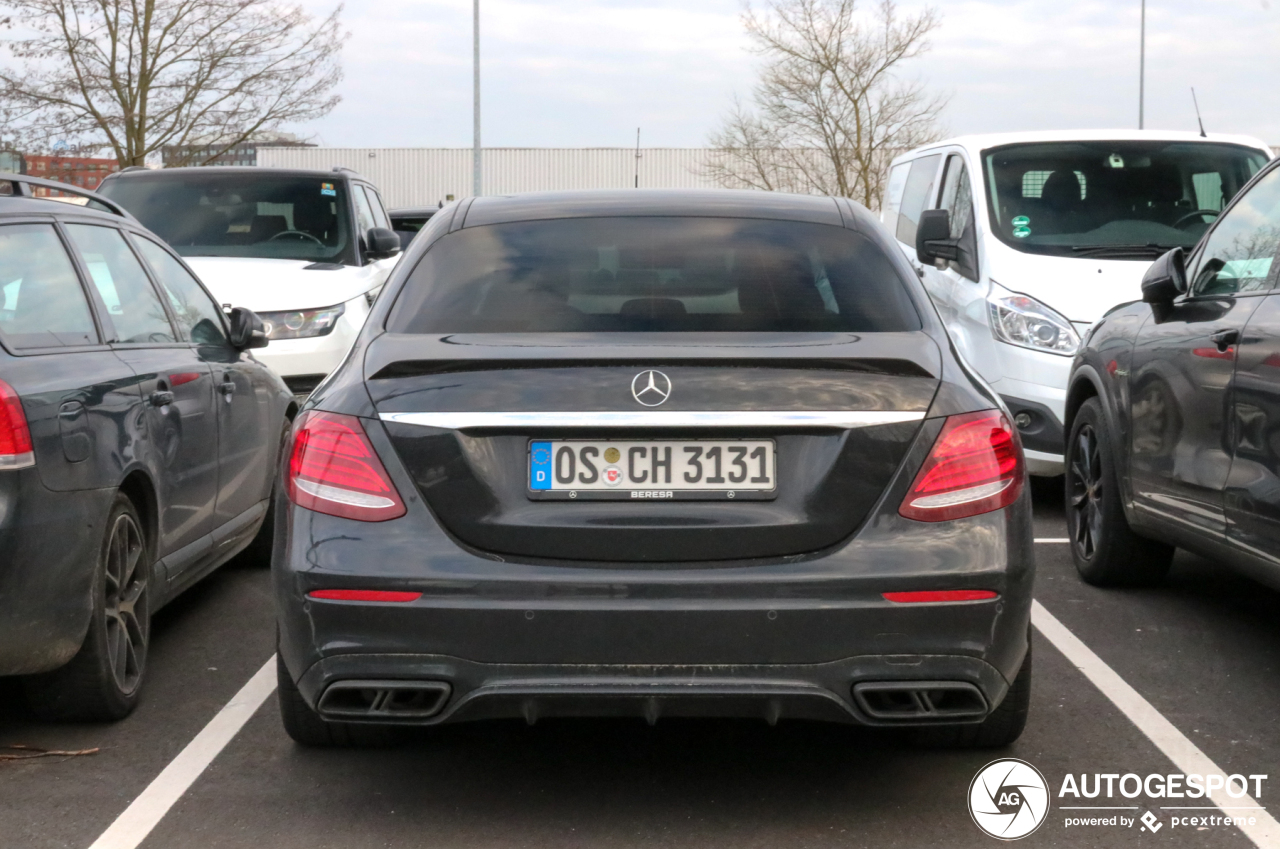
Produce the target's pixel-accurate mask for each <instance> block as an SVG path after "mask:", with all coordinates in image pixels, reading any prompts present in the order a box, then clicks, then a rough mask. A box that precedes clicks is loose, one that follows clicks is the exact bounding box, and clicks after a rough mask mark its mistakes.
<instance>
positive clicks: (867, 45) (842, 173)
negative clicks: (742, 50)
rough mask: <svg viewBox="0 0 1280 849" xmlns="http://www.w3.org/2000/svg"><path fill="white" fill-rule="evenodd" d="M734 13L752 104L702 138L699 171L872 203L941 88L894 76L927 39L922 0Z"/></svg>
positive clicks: (849, 0) (925, 127)
mask: <svg viewBox="0 0 1280 849" xmlns="http://www.w3.org/2000/svg"><path fill="white" fill-rule="evenodd" d="M742 20H743V23H744V25H745V26H746V28H747V34H748V36H750V38H751V40H752V43H753V49H754V51H755V52H756V53H758V54H759V55H761V56H762V57H763V58H764V60H765V64H764V68H763V70H762V72H761V77H760V80H759V82H758V83H757V84H756V88H755V92H754V98H753V99H754V105H755V109H754V111H749V110H747V109H745V108H744V107H743V106H742V104H741V103H735V105H734V108H733V109H732V111H731V112H730V113H729V114H728V115H727V116H726V117H725V119H724V122H723V123H722V125H721V127H720V128H719V129H718V130H716V131H715V132H714V133H713V134H712V135H711V138H710V142H711V145H712V147H713V148H714V149H715V152H714V154H713V156H712V157H711V160H710V164H709V165H708V166H707V168H706V173H707V175H708V176H710V177H711V178H713V179H715V180H716V181H717V182H718V183H720V184H721V185H724V186H730V187H739V188H756V189H766V190H772V191H790V192H802V193H821V194H831V195H838V196H841V197H849V198H853V199H854V200H857V201H859V202H861V203H863V204H865V205H867V206H870V207H873V208H874V207H876V206H878V205H879V203H880V196H881V193H882V190H883V187H884V181H885V177H886V174H887V172H888V168H889V162H890V161H891V160H892V159H893V157H894V156H896V155H897V154H898V153H901V152H902V151H904V150H908V149H910V148H912V147H916V146H918V145H921V144H925V143H927V142H930V141H934V140H936V139H938V138H939V137H940V136H941V135H942V130H941V128H940V126H939V124H938V122H937V117H938V114H939V113H940V112H941V110H942V108H943V107H944V106H945V105H946V98H945V97H944V96H942V95H937V94H930V93H929V92H928V91H926V89H925V87H924V85H923V84H922V83H920V82H919V81H916V80H910V79H903V78H902V77H901V76H900V71H901V69H902V65H903V64H904V63H906V62H908V61H910V60H912V59H915V58H918V57H919V56H921V55H922V54H923V53H925V52H926V51H927V50H928V49H929V35H930V33H932V32H933V31H934V30H935V29H936V28H937V27H938V24H939V17H938V13H937V12H936V11H935V10H933V9H932V8H926V9H924V10H923V11H921V12H919V13H917V14H915V15H908V16H905V17H904V16H900V15H899V13H898V9H897V4H896V3H895V2H894V0H881V2H880V3H879V5H878V6H877V7H876V9H875V11H874V13H871V14H863V13H862V12H861V10H860V9H858V8H857V0H767V4H766V6H765V7H764V9H763V10H762V11H757V10H756V9H754V8H752V7H751V6H750V5H747V6H746V7H745V10H744V12H743V16H742Z"/></svg>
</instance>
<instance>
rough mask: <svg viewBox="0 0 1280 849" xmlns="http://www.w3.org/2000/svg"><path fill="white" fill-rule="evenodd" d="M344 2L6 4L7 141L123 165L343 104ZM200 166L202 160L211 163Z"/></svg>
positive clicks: (1, 93)
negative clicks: (327, 5) (97, 153)
mask: <svg viewBox="0 0 1280 849" xmlns="http://www.w3.org/2000/svg"><path fill="white" fill-rule="evenodd" d="M341 11H342V7H341V6H339V7H338V8H336V9H335V10H334V11H333V12H332V13H331V14H329V15H328V16H327V17H324V18H322V19H319V20H316V19H314V18H312V17H311V16H310V15H308V14H307V13H306V12H305V11H304V10H303V9H302V7H301V6H297V5H292V4H286V3H283V2H281V0H0V17H3V16H5V15H7V17H3V23H6V24H8V25H9V27H10V28H12V29H13V30H15V32H16V33H17V37H14V38H9V39H5V40H4V41H3V42H2V43H3V46H4V47H5V48H6V49H7V51H8V53H9V54H10V57H11V59H12V60H13V61H9V62H0V135H3V136H5V137H7V138H3V140H4V141H6V142H9V143H11V144H15V145H20V146H22V147H23V148H24V149H26V150H29V151H36V150H47V149H48V148H49V146H50V144H51V143H52V142H53V141H54V140H63V141H65V142H66V144H67V146H68V147H69V148H70V149H71V150H77V151H87V150H101V149H103V148H109V149H110V150H112V151H113V152H114V154H115V157H116V159H117V160H118V161H119V162H120V165H121V166H122V167H123V166H127V165H142V164H144V163H145V161H146V159H147V157H148V156H149V155H151V154H154V153H157V152H159V151H162V150H165V149H168V151H169V153H170V156H169V157H168V159H169V160H170V162H171V163H172V162H173V160H174V159H175V158H176V159H177V160H179V162H178V164H187V163H186V162H183V161H182V160H188V161H189V162H190V161H191V160H193V158H194V157H193V153H192V151H194V150H196V149H209V150H211V153H209V154H206V155H205V156H204V159H203V160H202V161H208V160H211V159H214V158H216V157H217V156H219V155H221V154H223V153H226V152H227V151H229V150H231V149H232V148H234V147H235V146H236V145H238V144H241V143H243V142H244V141H246V140H247V139H250V138H252V137H254V136H256V135H257V134H259V133H262V132H266V131H271V130H275V129H277V128H278V127H280V126H281V125H282V124H287V123H296V122H300V121H307V120H311V119H314V118H318V117H320V116H322V115H325V114H326V113H328V112H329V111H330V110H331V109H333V107H334V106H335V105H337V103H338V101H339V98H338V96H337V95H336V94H334V93H333V89H334V87H335V86H336V85H337V83H338V81H339V80H340V79H341V78H342V70H341V67H340V66H339V64H338V57H339V53H340V51H341V49H342V44H343V42H344V41H345V39H346V36H345V34H344V33H343V31H342V29H341V27H340V25H339V23H338V15H339V13H340V12H341ZM200 162H201V160H196V161H194V162H190V164H199V163H200Z"/></svg>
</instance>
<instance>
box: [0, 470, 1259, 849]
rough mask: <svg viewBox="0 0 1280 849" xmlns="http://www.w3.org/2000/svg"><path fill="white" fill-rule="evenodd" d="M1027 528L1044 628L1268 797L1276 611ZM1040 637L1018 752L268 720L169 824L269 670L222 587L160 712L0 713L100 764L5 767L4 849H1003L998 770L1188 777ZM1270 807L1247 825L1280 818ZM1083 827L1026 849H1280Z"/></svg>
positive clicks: (150, 699)
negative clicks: (1144, 583) (989, 777)
mask: <svg viewBox="0 0 1280 849" xmlns="http://www.w3.org/2000/svg"><path fill="white" fill-rule="evenodd" d="M1035 505H1036V536H1037V539H1038V540H1046V541H1045V542H1041V543H1040V544H1038V545H1037V547H1036V552H1037V565H1038V569H1039V574H1038V587H1037V592H1036V596H1037V600H1038V601H1039V602H1040V604H1041V605H1042V606H1043V609H1044V611H1045V612H1046V613H1048V614H1050V615H1051V616H1052V618H1053V619H1056V620H1057V621H1058V622H1060V623H1061V625H1062V626H1065V629H1066V630H1067V631H1069V632H1070V634H1072V635H1074V636H1075V637H1076V638H1078V640H1079V641H1080V642H1081V643H1083V645H1084V646H1085V647H1087V649H1089V650H1091V651H1092V652H1093V653H1094V654H1096V656H1097V658H1098V659H1100V660H1101V661H1102V662H1103V663H1105V664H1106V666H1108V667H1109V668H1110V669H1111V670H1114V672H1115V673H1116V674H1117V675H1118V676H1119V678H1120V679H1122V680H1123V682H1124V683H1125V684H1127V685H1128V686H1129V687H1131V688H1132V689H1133V690H1136V691H1137V693H1138V694H1140V696H1141V697H1142V698H1143V699H1145V702H1146V703H1149V705H1150V707H1151V708H1154V710H1155V711H1156V712H1158V714H1159V715H1160V716H1162V717H1163V718H1164V720H1167V721H1168V723H1171V724H1172V726H1173V727H1174V728H1175V729H1176V731H1177V732H1181V734H1182V735H1185V738H1187V739H1188V740H1189V741H1190V743H1191V744H1192V746H1193V748H1194V749H1197V750H1198V751H1199V753H1202V755H1203V756H1205V757H1207V758H1208V759H1209V760H1211V761H1212V762H1213V763H1214V764H1216V765H1217V766H1218V767H1220V768H1221V769H1222V770H1223V772H1224V773H1237V774H1240V775H1244V776H1248V775H1253V774H1268V773H1275V772H1277V770H1276V769H1275V768H1276V766H1277V765H1280V718H1278V717H1277V712H1276V710H1275V706H1276V705H1277V704H1280V592H1276V591H1273V590H1270V589H1266V588H1264V587H1262V586H1260V585H1258V584H1256V583H1253V582H1251V581H1249V580H1246V579H1244V578H1241V577H1239V576H1237V575H1234V574H1232V573H1231V572H1229V571H1227V570H1226V569H1222V568H1217V567H1215V565H1214V564H1212V563H1210V562H1207V561H1205V560H1201V559H1199V558H1196V557H1193V556H1190V555H1187V554H1185V553H1179V555H1178V558H1177V560H1176V562H1175V566H1174V568H1173V571H1172V572H1171V574H1170V577H1169V579H1168V581H1167V582H1166V583H1165V584H1164V585H1163V586H1161V587H1159V588H1156V589H1144V590H1125V591H1115V590H1111V591H1103V590H1098V589H1094V588H1092V587H1089V586H1087V585H1085V584H1083V583H1081V582H1080V580H1079V579H1078V578H1077V577H1076V574H1075V571H1074V568H1073V566H1072V564H1071V561H1070V557H1069V554H1068V551H1067V548H1066V546H1065V545H1064V544H1063V543H1062V542H1061V541H1060V540H1062V538H1063V537H1064V536H1065V523H1064V520H1063V515H1062V512H1063V506H1062V502H1061V498H1060V496H1058V495H1057V494H1056V492H1055V491H1054V490H1053V489H1051V488H1048V487H1042V486H1037V487H1036V488H1035ZM1054 540H1058V541H1054ZM1046 621H1049V620H1047V619H1046V618H1045V617H1044V616H1043V614H1040V618H1039V619H1038V620H1037V626H1039V627H1038V628H1037V632H1036V635H1035V638H1034V640H1035V642H1034V652H1035V657H1036V673H1035V680H1034V691H1033V699H1032V710H1031V719H1030V723H1029V725H1028V728H1027V731H1026V733H1025V734H1024V735H1023V737H1022V739H1021V740H1020V741H1019V742H1018V743H1017V744H1016V745H1014V746H1013V747H1012V748H1011V749H1009V750H1008V751H1004V752H996V753H992V752H966V751H931V750H927V749H922V748H917V747H914V746H912V745H909V744H908V743H906V742H905V741H903V740H902V739H900V738H898V737H896V736H894V735H892V734H886V733H881V732H869V731H865V730H859V729H852V728H845V727H837V726H824V725H808V724H803V723H797V722H792V723H788V722H786V721H784V722H782V723H780V724H779V725H778V726H777V727H774V728H771V727H769V726H767V725H765V724H764V723H754V722H737V721H734V722H724V721H715V722H712V721H705V722H704V721H684V720H665V721H660V722H658V724H657V725H656V726H654V727H649V726H648V725H646V724H644V723H643V722H639V721H622V720H619V721H589V722H588V721H546V722H542V723H539V724H538V725H536V726H533V727H528V726H526V725H524V724H523V723H518V722H504V723H478V724H473V725H466V726H457V727H451V728H446V729H443V730H440V731H435V732H432V733H422V734H419V733H409V734H406V735H404V736H403V738H402V739H400V740H399V741H398V742H397V743H396V744H395V745H393V746H392V747H390V748H386V749H372V750H361V751H311V750H306V749H302V748H299V747H297V746H295V745H294V744H293V743H292V742H291V741H290V740H289V739H288V738H287V737H286V736H285V734H284V731H283V730H282V729H281V727H280V723H279V719H278V717H277V713H276V705H275V699H274V696H273V695H272V696H269V697H267V698H266V700H265V701H264V702H263V703H262V704H261V706H260V707H258V708H257V709H256V711H254V712H253V713H252V716H251V718H249V719H248V721H247V723H245V724H244V726H243V728H241V729H240V730H239V732H238V733H237V734H235V736H234V737H233V738H232V739H231V740H230V742H229V743H228V744H227V745H226V747H225V748H223V749H221V750H217V749H216V748H215V749H213V750H211V751H209V752H207V753H206V755H212V756H213V757H212V761H211V763H210V764H209V766H208V768H207V769H205V770H203V771H202V772H198V774H196V775H195V777H194V781H193V783H192V784H191V786H190V788H189V789H188V790H187V791H186V792H185V793H183V794H181V796H180V797H179V798H177V799H176V802H174V803H173V804H172V806H171V807H166V806H167V805H168V802H167V801H164V800H163V796H164V793H163V792H159V793H157V789H159V790H161V791H163V789H164V788H153V789H152V790H151V791H149V794H148V795H146V800H147V801H146V804H145V805H144V804H142V802H141V801H140V803H139V805H135V806H134V807H133V808H131V807H130V805H131V803H132V802H134V800H135V799H136V798H137V797H139V795H140V794H143V792H144V790H147V788H148V786H149V785H151V784H152V782H153V780H155V779H156V777H157V776H158V775H160V773H161V771H162V770H164V769H165V767H166V765H168V764H170V762H172V761H174V759H175V757H178V756H179V755H180V753H183V752H184V750H186V755H185V757H187V758H190V756H191V748H190V746H189V744H191V743H192V740H193V738H196V736H197V734H199V733H200V732H201V729H203V728H205V726H206V725H207V724H208V723H210V720H211V719H213V718H214V717H215V716H218V715H219V712H220V711H221V710H222V709H223V707H224V705H226V704H227V703H228V701H229V700H232V697H233V696H235V694H236V693H237V692H239V691H240V690H241V688H242V687H244V686H245V684H246V682H248V681H249V680H250V679H251V678H252V677H253V676H254V674H255V673H256V672H258V671H259V670H260V669H261V668H262V667H263V664H264V663H266V662H267V661H268V659H270V658H271V656H272V652H273V648H274V630H273V629H274V626H273V621H272V608H271V599H270V595H269V592H268V575H267V573H266V572H264V571H261V570H259V569H257V568H255V567H253V566H250V565H245V564H241V563H236V562H233V563H232V564H230V565H229V566H227V567H225V568H224V569H222V570H221V571H220V572H219V573H217V574H215V575H214V576H213V577H212V578H210V579H209V580H206V581H205V582H204V583H203V584H201V585H200V586H198V587H196V588H195V589H194V590H192V591H191V592H189V593H187V594H186V595H185V596H183V597H182V598H181V599H179V600H178V601H177V602H175V603H174V604H172V605H171V606H170V607H168V608H166V609H165V610H164V611H163V612H162V613H161V614H160V615H159V616H158V618H157V620H156V622H155V625H154V627H155V636H154V643H153V649H152V651H153V654H152V657H151V664H152V667H151V670H150V676H151V677H150V679H149V681H148V684H147V688H148V689H147V692H146V694H145V697H144V700H143V703H142V705H141V706H140V708H139V709H138V710H137V711H136V712H135V713H134V714H133V715H132V716H130V717H129V718H128V719H126V720H124V721H122V722H120V723H117V724H115V725H104V726H89V725H84V726H57V725H44V724H39V723H36V722H34V721H32V720H31V718H30V717H29V716H27V715H26V714H25V713H24V712H23V710H22V708H21V707H20V706H19V705H18V704H17V702H18V699H17V694H16V692H15V691H14V690H13V689H12V688H11V687H5V688H0V746H3V747H13V746H27V747H41V748H45V749H56V750H61V751H76V750H84V749H94V748H96V749H98V752H97V753H96V754H92V755H81V756H59V757H45V758H38V759H30V760H5V761H0V846H3V847H5V849H53V848H54V847H58V849H62V848H63V847H68V849H70V847H75V849H84V847H90V846H95V847H96V849H107V847H124V846H135V845H140V846H143V847H147V849H160V848H161V847H164V849H169V847H173V849H184V847H201V849H215V847H236V849H241V847H281V849H285V847H308V849H318V847H335V849H336V847H343V849H363V847H409V846H444V847H504V846H511V847H515V846H557V847H577V846H582V847H587V846H591V847H596V846H631V845H636V846H640V845H644V846H706V847H718V846H725V847H734V848H735V849H743V848H744V847H779V846H806V847H807V846H876V847H896V846H925V845H938V846H948V847H967V846H975V847H976V846H990V845H994V841H993V840H992V838H990V837H988V836H986V835H985V834H983V833H982V832H980V831H979V830H978V828H977V827H976V826H975V825H974V823H973V821H972V820H971V818H970V815H969V813H968V810H967V807H966V797H967V793H968V788H969V785H970V782H971V780H972V779H973V777H974V775H975V773H976V772H977V771H978V770H979V769H980V768H981V767H982V766H983V765H984V764H986V763H987V762H988V761H990V760H992V759H994V758H997V757H1003V756H1010V757H1016V758H1021V759H1023V760H1025V761H1028V762H1030V763H1032V764H1034V765H1035V766H1036V767H1038V768H1039V770H1040V771H1041V772H1042V773H1043V774H1044V775H1045V777H1046V779H1047V781H1048V783H1049V785H1050V788H1051V790H1052V791H1053V792H1054V794H1055V796H1056V794H1057V790H1058V787H1059V786H1060V785H1061V783H1062V781H1063V778H1064V776H1065V775H1066V774H1068V773H1071V774H1074V775H1077V776H1079V775H1080V774H1082V773H1083V774H1089V775H1093V774H1095V773H1102V774H1108V773H1117V774H1126V773H1135V774H1138V775H1140V776H1146V775H1148V774H1151V773H1165V774H1167V773H1174V772H1185V771H1189V770H1186V769H1184V768H1183V766H1179V765H1178V764H1175V763H1173V762H1171V760H1170V758H1169V757H1167V756H1166V755H1165V754H1163V753H1162V751H1161V748H1159V747H1158V744H1157V742H1156V741H1155V739H1153V738H1160V736H1161V730H1160V729H1161V727H1162V726H1160V723H1158V722H1144V725H1145V726H1146V727H1145V728H1139V727H1138V726H1137V725H1135V724H1134V722H1133V721H1132V720H1131V719H1130V718H1129V717H1128V716H1126V714H1125V712H1122V710H1121V708H1120V707H1119V706H1118V705H1117V704H1116V703H1115V702H1114V701H1113V700H1112V699H1110V698H1108V696H1107V695H1105V694H1104V692H1103V689H1100V687H1099V685H1098V683H1097V680H1095V678H1097V676H1096V674H1095V675H1093V676H1091V675H1090V674H1088V673H1087V671H1082V669H1080V668H1078V667H1079V666H1080V665H1081V664H1080V663H1079V662H1078V661H1079V658H1076V659H1075V660H1072V659H1069V658H1068V657H1067V656H1066V655H1064V654H1063V653H1062V651H1061V650H1060V648H1059V646H1060V645H1062V644H1063V638H1062V636H1061V633H1060V632H1052V633H1053V634H1056V638H1055V639H1050V638H1048V637H1046V636H1045V631H1044V627H1043V626H1044V623H1045V622H1046ZM273 680H274V679H273ZM1098 680H1102V679H1098ZM1105 683H1106V682H1105V680H1104V681H1103V684H1104V685H1105ZM1130 710H1131V711H1132V708H1130ZM1149 735H1150V736H1149ZM1166 745H1168V744H1167V743H1166ZM1185 748H1186V747H1184V750H1185ZM23 753H24V750H22V749H13V748H5V749H3V750H0V755H14V754H23ZM25 753H30V752H29V751H27V752H25ZM197 754H198V753H197ZM1183 763H1185V762H1183ZM1277 777H1278V776H1275V775H1273V776H1272V779H1275V778H1277ZM176 780H177V779H176V778H175V781H176ZM164 783H165V782H157V784H164ZM1267 785H1268V782H1264V783H1263V784H1262V785H1261V789H1262V792H1261V793H1260V794H1255V795H1256V797H1257V798H1256V801H1255V800H1249V801H1250V802H1251V803H1252V804H1256V805H1258V806H1261V807H1262V808H1269V809H1270V810H1271V811H1273V812H1274V811H1275V810H1276V806H1275V805H1274V804H1273V803H1272V799H1271V795H1272V789H1273V788H1272V787H1268V786H1267ZM173 786H178V785H173ZM170 789H171V790H172V787H171V788H170ZM179 789H180V787H179ZM1252 789H1253V786H1252V785H1251V787H1250V790H1251V792H1252ZM170 795H171V796H173V795H177V794H176V791H173V792H171V793H170ZM157 799H161V801H160V802H157V801H156V800H157ZM1089 802H1090V800H1081V801H1080V802H1077V803H1076V804H1089ZM1094 803H1095V804H1102V803H1101V802H1099V801H1097V800H1094ZM1070 804H1072V802H1071V801H1070V800H1067V801H1063V800H1061V799H1057V798H1055V799H1054V806H1053V807H1054V809H1053V810H1052V811H1051V812H1050V814H1049V816H1048V818H1047V819H1046V821H1045V823H1044V825H1043V826H1042V827H1041V828H1040V829H1039V831H1037V832H1036V833H1035V834H1033V835H1032V836H1030V837H1029V838H1027V839H1026V843H1027V844H1028V845H1036V846H1128V845H1139V844H1142V845H1160V846H1175V847H1182V846H1212V847H1235V846H1242V847H1243V846H1251V845H1258V846H1268V845H1270V846H1274V845H1277V844H1276V843H1272V842H1270V837H1268V835H1271V836H1274V835H1275V832H1274V831H1267V829H1268V828H1269V826H1267V825H1266V818H1268V817H1269V816H1271V815H1270V814H1268V813H1267V812H1266V811H1265V810H1264V811H1259V810H1256V809H1254V810H1250V811H1240V812H1234V813H1244V814H1248V815H1254V816H1260V817H1263V818H1264V822H1263V825H1262V826H1261V827H1259V828H1256V829H1254V830H1253V832H1252V837H1250V836H1249V835H1248V834H1246V833H1245V832H1244V831H1241V830H1240V829H1237V828H1235V827H1231V826H1227V827H1222V826H1208V827H1196V826H1181V827H1179V826H1176V825H1175V824H1173V823H1172V822H1171V818H1172V817H1173V816H1176V815H1177V813H1178V812H1175V811H1172V810H1169V809H1168V807H1171V806H1172V805H1173V804H1178V805H1184V806H1197V805H1203V804H1205V802H1204V801H1203V800H1199V801H1196V800H1185V801H1182V802H1179V803H1172V802H1171V800H1152V799H1146V798H1138V799H1136V800H1127V799H1123V798H1120V799H1117V800H1115V801H1111V802H1110V803H1109V804H1110V805H1113V806H1118V807H1123V806H1129V807H1128V809H1126V810H1120V811H1118V812H1117V811H1109V812H1094V813H1095V814H1098V813H1106V814H1107V815H1108V816H1110V815H1114V814H1116V813H1119V814H1120V815H1123V816H1125V817H1127V818H1133V819H1136V818H1137V817H1140V816H1142V814H1143V813H1145V812H1146V811H1148V810H1150V811H1152V812H1153V814H1155V815H1156V819H1157V820H1158V822H1159V824H1160V827H1159V829H1158V831H1157V832H1156V833H1155V834H1152V833H1151V832H1149V831H1145V830H1142V826H1141V823H1140V822H1138V823H1135V824H1134V825H1133V826H1132V827H1122V826H1119V825H1117V826H1091V827H1089V826H1083V827H1068V826H1066V825H1065V821H1066V818H1067V817H1069V816H1071V815H1072V814H1075V813H1078V812H1075V811H1069V810H1061V808H1062V806H1064V805H1070ZM1222 804H1236V805H1240V804H1243V803H1241V802H1239V801H1235V800H1232V801H1231V802H1225V801H1224V802H1223V803H1222ZM157 805H158V807H157ZM148 806H150V807H149V808H148V809H147V810H140V808H147V807H148ZM1167 806H1168V807H1167ZM126 809H129V811H130V816H131V817H134V819H133V820H131V821H132V822H135V823H139V822H145V821H147V818H148V816H149V817H150V818H151V819H152V820H154V819H157V818H158V823H157V824H156V825H155V827H154V828H153V829H152V830H150V832H149V833H147V832H146V831H145V827H143V830H141V831H139V830H138V829H139V828H140V827H139V826H137V825H132V826H131V825H130V824H129V823H128V822H125V823H123V824H117V826H116V827H115V828H114V829H112V830H111V831H110V832H108V829H109V827H111V826H112V824H113V822H115V821H116V820H117V818H118V817H120V816H121V814H122V812H125V811H126ZM1184 813H1185V812H1184ZM1191 813H1199V814H1216V815H1221V814H1222V812H1221V811H1217V810H1213V811H1209V810H1205V811H1199V812H1191ZM1271 825H1274V822H1273V821H1272V822H1271ZM139 836H143V839H142V840H141V842H140V843H139V842H138V837H139ZM95 841H96V843H95Z"/></svg>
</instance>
